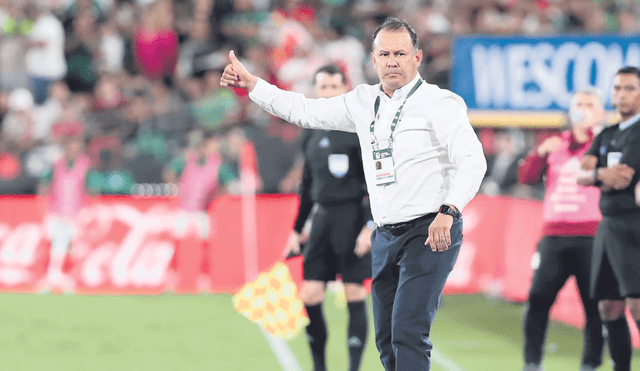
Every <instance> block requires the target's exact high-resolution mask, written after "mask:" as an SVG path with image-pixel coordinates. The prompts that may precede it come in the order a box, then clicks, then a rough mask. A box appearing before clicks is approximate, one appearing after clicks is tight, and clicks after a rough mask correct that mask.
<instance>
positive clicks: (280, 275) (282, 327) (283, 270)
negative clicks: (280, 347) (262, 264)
mask: <svg viewBox="0 0 640 371" xmlns="http://www.w3.org/2000/svg"><path fill="white" fill-rule="evenodd" d="M233 306H234V307H235V308H236V310H237V311H238V312H240V314H242V315H243V316H245V317H247V318H248V319H250V320H251V321H253V322H255V323H257V324H258V325H259V326H260V327H262V328H263V329H264V330H265V331H266V332H268V333H269V334H271V335H273V336H274V337H276V338H279V339H283V340H290V339H293V338H295V337H296V336H297V335H298V334H299V333H300V330H301V329H303V328H304V327H305V326H307V325H308V324H309V317H307V312H306V310H305V309H304V304H303V303H302V301H301V300H300V298H299V297H298V290H297V288H296V284H295V283H294V282H293V280H292V279H291V276H290V274H289V269H288V268H287V266H286V265H284V264H283V263H282V262H278V263H276V264H275V265H274V266H273V268H272V269H271V270H270V271H269V272H265V273H261V274H260V276H258V278H256V279H255V280H254V281H251V282H249V283H247V284H246V285H244V287H243V288H242V289H240V291H239V292H238V293H237V294H235V295H234V296H233Z"/></svg>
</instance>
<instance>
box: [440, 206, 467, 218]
mask: <svg viewBox="0 0 640 371" xmlns="http://www.w3.org/2000/svg"><path fill="white" fill-rule="evenodd" d="M438 212H439V213H441V214H447V215H451V216H452V217H453V218H454V219H458V218H460V217H461V216H462V213H461V212H460V211H456V209H454V208H453V207H451V206H449V205H442V206H440V210H438Z"/></svg>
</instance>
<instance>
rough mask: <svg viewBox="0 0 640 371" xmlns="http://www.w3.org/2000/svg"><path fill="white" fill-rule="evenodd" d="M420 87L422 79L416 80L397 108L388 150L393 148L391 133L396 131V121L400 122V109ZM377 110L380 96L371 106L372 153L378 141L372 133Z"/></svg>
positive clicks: (390, 135) (391, 135) (372, 132)
mask: <svg viewBox="0 0 640 371" xmlns="http://www.w3.org/2000/svg"><path fill="white" fill-rule="evenodd" d="M420 85H422V79H420V80H418V82H416V84H415V85H414V86H413V88H411V90H410V91H409V94H407V97H406V98H404V102H402V105H400V108H398V112H396V115H395V117H394V118H393V121H392V122H391V133H390V134H389V150H391V147H392V146H393V131H394V130H396V125H397V124H398V120H400V114H401V113H402V109H403V108H404V105H405V103H407V99H409V97H410V96H411V95H412V94H413V93H415V92H416V90H418V88H419V87H420ZM379 108H380V96H378V97H376V102H375V103H374V105H373V121H371V125H370V126H369V130H370V131H371V147H373V150H374V151H375V150H376V148H377V147H378V139H377V138H376V134H375V133H374V128H375V125H376V116H378V109H379Z"/></svg>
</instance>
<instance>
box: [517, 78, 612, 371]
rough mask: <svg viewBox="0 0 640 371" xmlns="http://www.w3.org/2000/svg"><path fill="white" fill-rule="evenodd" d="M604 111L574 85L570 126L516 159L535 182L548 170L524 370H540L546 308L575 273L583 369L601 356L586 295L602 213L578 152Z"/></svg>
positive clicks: (596, 321) (594, 312) (525, 179)
mask: <svg viewBox="0 0 640 371" xmlns="http://www.w3.org/2000/svg"><path fill="white" fill-rule="evenodd" d="M603 117H604V110H603V106H602V98H601V97H600V95H599V94H598V93H597V92H596V91H594V90H580V91H578V92H577V93H576V94H575V95H574V97H573V100H572V102H571V109H570V113H569V121H570V123H571V129H570V130H567V131H564V132H562V133H560V135H558V136H553V137H550V138H547V139H546V140H545V141H544V142H542V144H540V145H539V146H538V147H537V148H536V149H535V150H533V151H532V152H531V153H530V154H529V155H528V156H527V157H526V158H525V159H524V161H523V162H522V163H521V164H520V166H519V169H518V180H519V181H520V182H521V183H525V184H535V183H538V182H540V181H541V180H542V178H543V174H544V175H546V176H545V179H546V184H545V186H546V192H545V199H544V227H543V232H542V234H543V237H542V239H541V240H540V242H539V243H538V250H537V252H536V253H535V255H534V256H533V259H532V266H533V268H534V270H535V271H534V275H533V280H532V282H531V288H530V290H529V298H528V300H527V306H526V311H525V315H524V361H525V366H524V370H525V371H539V370H542V367H541V366H540V364H541V361H542V349H543V345H544V338H545V333H546V329H547V323H548V320H549V310H550V309H551V306H552V304H553V302H554V301H555V298H556V296H557V294H558V292H559V291H560V289H561V288H562V286H563V285H564V284H565V282H566V281H567V279H568V278H569V277H570V276H572V275H573V276H575V278H576V281H577V283H578V288H579V291H580V296H581V298H582V303H583V306H584V310H585V313H586V318H587V321H586V325H585V328H584V349H583V354H582V362H581V368H580V370H581V371H587V370H595V369H596V368H597V367H598V366H600V364H601V362H602V347H603V338H602V323H601V321H600V317H599V314H598V305H597V301H595V300H592V299H590V297H589V277H590V266H591V250H592V245H593V236H594V235H595V233H596V229H597V226H598V222H599V221H600V219H601V217H602V216H601V214H600V211H599V208H598V199H599V190H598V189H597V188H596V187H583V186H580V185H577V184H576V179H577V176H578V169H579V167H580V163H581V161H582V156H583V155H584V153H585V152H586V151H587V150H588V149H589V147H590V145H591V142H592V140H593V137H594V130H597V128H598V126H599V125H600V122H601V121H602V119H603Z"/></svg>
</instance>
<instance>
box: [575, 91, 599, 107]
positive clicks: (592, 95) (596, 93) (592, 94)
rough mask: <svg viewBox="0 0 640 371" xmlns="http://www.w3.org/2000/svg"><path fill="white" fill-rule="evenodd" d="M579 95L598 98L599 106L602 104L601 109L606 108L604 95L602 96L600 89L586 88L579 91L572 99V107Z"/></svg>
mask: <svg viewBox="0 0 640 371" xmlns="http://www.w3.org/2000/svg"><path fill="white" fill-rule="evenodd" d="M578 94H583V95H587V96H590V97H596V98H597V100H598V104H600V107H604V95H603V94H602V91H600V89H598V88H594V87H586V88H582V89H578V90H577V91H576V92H575V93H574V94H573V97H572V98H571V106H572V107H573V105H574V104H575V99H576V96H577V95H578Z"/></svg>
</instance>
